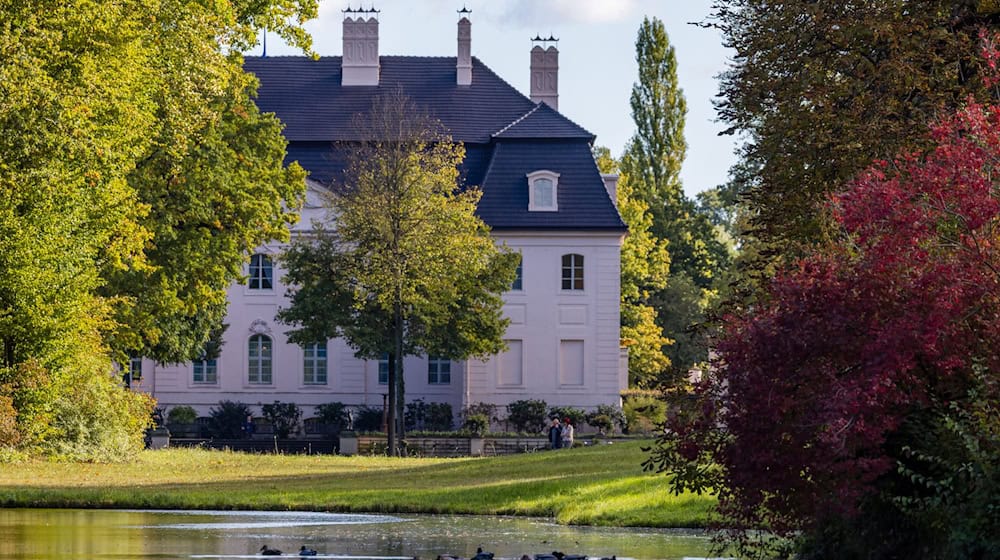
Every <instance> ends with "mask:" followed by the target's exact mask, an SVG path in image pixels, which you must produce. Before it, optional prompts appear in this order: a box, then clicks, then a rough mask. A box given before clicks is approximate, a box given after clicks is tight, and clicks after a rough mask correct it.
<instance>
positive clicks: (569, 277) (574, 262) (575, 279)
mask: <svg viewBox="0 0 1000 560" xmlns="http://www.w3.org/2000/svg"><path fill="white" fill-rule="evenodd" d="M562 289H564V290H582V289H583V255H577V254H573V253H570V254H569V255H563V256H562Z"/></svg>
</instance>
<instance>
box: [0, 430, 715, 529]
mask: <svg viewBox="0 0 1000 560" xmlns="http://www.w3.org/2000/svg"><path fill="white" fill-rule="evenodd" d="M640 445H641V444H640V443H639V442H629V443H624V444H617V443H616V444H614V445H601V446H595V447H587V448H577V449H572V450H564V451H559V452H541V453H529V454H524V455H514V456H508V457H492V458H464V459H393V458H387V457H337V456H320V455H313V456H291V455H289V456H285V455H253V454H243V453H230V452H221V451H203V450H195V449H168V450H162V451H147V452H144V453H143V454H142V455H141V456H140V458H139V460H138V461H137V462H134V463H130V464H127V465H95V464H77V463H73V464H67V463H46V462H32V463H24V464H16V465H3V467H2V468H0V505H2V506H3V507H119V508H171V509H174V508H183V509H268V510H288V509H295V510H315V511H355V512H405V513H468V514H509V515H530V516H544V517H554V518H556V519H557V520H558V521H559V522H561V523H570V524H589V525H611V526H649V527H700V526H703V525H704V524H705V521H706V516H707V512H708V509H709V508H710V507H711V506H712V505H713V504H714V503H715V502H714V499H712V498H707V497H700V496H694V495H682V496H673V495H672V494H671V493H670V492H669V488H668V486H667V483H666V479H665V477H663V476H657V475H651V474H647V473H643V472H642V469H641V467H640V464H641V462H642V460H643V459H644V457H645V455H644V454H643V452H642V451H641V450H640V449H639V447H640Z"/></svg>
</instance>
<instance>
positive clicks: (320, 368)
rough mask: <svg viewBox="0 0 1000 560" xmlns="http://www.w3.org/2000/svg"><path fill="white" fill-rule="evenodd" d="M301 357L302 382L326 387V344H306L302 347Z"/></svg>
mask: <svg viewBox="0 0 1000 560" xmlns="http://www.w3.org/2000/svg"><path fill="white" fill-rule="evenodd" d="M302 356H303V358H302V372H303V373H302V382H303V383H305V384H306V385H326V343H325V342H315V343H313V344H306V345H305V346H303V347H302Z"/></svg>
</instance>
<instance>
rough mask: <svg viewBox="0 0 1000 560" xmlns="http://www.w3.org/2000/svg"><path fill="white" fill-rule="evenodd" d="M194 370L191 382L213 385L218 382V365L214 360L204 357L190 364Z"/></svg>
mask: <svg viewBox="0 0 1000 560" xmlns="http://www.w3.org/2000/svg"><path fill="white" fill-rule="evenodd" d="M191 366H192V367H193V369H194V378H193V379H192V381H193V382H194V383H198V384H206V385H215V384H216V383H218V382H219V365H218V362H216V361H215V360H214V359H212V360H209V359H205V358H204V357H203V358H202V359H200V360H195V361H194V362H192V363H191Z"/></svg>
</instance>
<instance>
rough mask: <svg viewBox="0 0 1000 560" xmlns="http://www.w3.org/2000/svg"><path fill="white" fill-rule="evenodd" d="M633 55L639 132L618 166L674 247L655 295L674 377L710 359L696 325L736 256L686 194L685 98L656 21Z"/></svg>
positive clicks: (646, 23) (645, 27) (648, 23)
mask: <svg viewBox="0 0 1000 560" xmlns="http://www.w3.org/2000/svg"><path fill="white" fill-rule="evenodd" d="M636 61H637V62H638V66H639V79H638V81H637V82H636V83H635V84H634V85H633V87H632V97H631V105H632V118H633V120H634V121H635V126H636V131H635V134H634V135H633V136H632V138H631V140H630V141H629V143H628V145H627V147H626V149H625V154H624V155H623V156H622V164H621V166H622V171H623V173H624V174H625V175H626V176H627V177H628V181H629V185H630V186H631V188H632V190H633V191H634V196H635V197H636V198H637V199H638V200H641V201H643V202H645V203H646V205H647V206H648V208H649V212H650V214H651V216H652V223H651V226H650V231H651V232H652V234H653V235H654V236H656V237H657V238H658V239H662V240H666V242H667V243H668V247H669V251H670V280H669V281H668V282H667V284H666V285H665V286H663V287H662V288H660V289H658V290H657V291H656V292H655V293H654V294H653V295H652V297H651V298H650V301H651V302H652V305H653V306H654V307H655V308H656V311H657V321H658V323H659V325H660V326H661V327H662V328H663V330H664V334H665V335H666V336H667V337H668V338H669V339H673V340H674V344H672V345H669V346H665V347H664V349H663V351H664V352H666V354H667V355H668V356H669V358H670V361H671V362H672V368H671V369H672V371H670V372H664V375H663V379H662V380H663V381H664V382H666V383H674V382H676V381H677V380H679V379H680V378H682V377H683V376H684V375H685V374H686V372H687V370H688V369H689V368H690V367H691V366H692V365H693V364H695V363H697V362H700V361H703V360H705V359H706V357H707V346H706V344H705V342H704V336H703V335H701V334H699V333H697V332H695V331H694V330H693V329H695V327H697V325H698V324H700V323H701V322H703V321H704V317H705V310H706V309H707V308H708V306H709V305H710V304H711V302H712V300H713V298H714V294H715V293H716V292H715V290H716V285H715V284H716V282H717V278H718V277H719V271H720V270H722V269H724V268H727V267H728V263H729V260H730V258H731V256H730V251H729V248H728V247H726V246H725V244H724V243H722V242H721V241H720V240H719V239H718V237H717V235H716V230H715V228H714V226H713V225H712V223H711V222H710V221H709V219H708V217H707V216H705V215H703V214H701V213H699V212H698V208H697V206H696V204H695V203H694V202H693V201H691V200H690V199H688V198H687V197H686V196H685V195H684V190H683V188H682V185H681V180H680V171H681V164H682V163H683V162H684V156H685V152H686V151H687V143H686V142H685V140H684V119H685V115H686V113H687V102H686V101H685V99H684V94H683V92H682V91H681V89H680V87H679V85H678V81H677V57H676V55H675V53H674V48H673V46H671V45H670V41H669V38H668V37H667V32H666V29H665V27H664V25H663V22H662V21H660V20H659V19H657V18H653V19H652V20H650V19H649V18H646V19H644V20H643V22H642V25H641V26H640V28H639V33H638V38H637V39H636Z"/></svg>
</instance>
